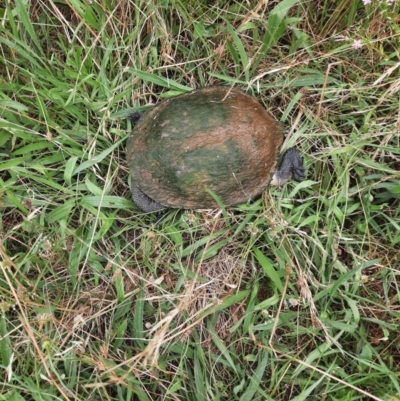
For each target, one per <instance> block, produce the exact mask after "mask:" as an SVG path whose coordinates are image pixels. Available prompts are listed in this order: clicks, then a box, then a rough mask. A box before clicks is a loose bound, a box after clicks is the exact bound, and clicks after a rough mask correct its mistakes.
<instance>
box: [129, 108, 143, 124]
mask: <svg viewBox="0 0 400 401" xmlns="http://www.w3.org/2000/svg"><path fill="white" fill-rule="evenodd" d="M140 117H142V113H140V112H139V111H135V112H133V113H132V114H129V116H128V117H127V118H128V120H130V121H132V122H133V123H134V124H136V123H137V122H138V121H139V120H140Z"/></svg>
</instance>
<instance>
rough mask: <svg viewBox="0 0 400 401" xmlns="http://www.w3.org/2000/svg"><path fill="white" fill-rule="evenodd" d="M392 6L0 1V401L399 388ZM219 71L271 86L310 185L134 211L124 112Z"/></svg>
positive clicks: (384, 396)
mask: <svg viewBox="0 0 400 401" xmlns="http://www.w3.org/2000/svg"><path fill="white" fill-rule="evenodd" d="M399 11H400V4H399V3H398V2H392V3H390V2H386V1H384V0H373V1H372V2H371V3H370V4H366V5H364V4H363V2H361V1H358V0H353V1H350V0H338V1H335V2H332V1H326V0H316V1H308V2H307V1H300V0H284V1H269V2H264V1H258V2H257V1H243V2H235V1H228V2H227V1H222V0H215V1H213V2H207V1H200V0H196V1H194V0H187V1H179V0H155V1H144V0H143V1H141V0H127V1H116V0H95V1H91V2H89V1H83V0H74V1H72V0H71V1H61V0H60V1H56V0H46V1H44V0H31V1H23V0H14V1H6V2H5V4H4V3H3V4H2V5H1V7H0V21H1V23H0V46H1V47H0V72H1V75H0V80H1V81H0V107H1V109H0V255H1V258H0V260H1V276H0V308H1V311H2V314H1V317H0V370H1V372H2V374H1V379H0V400H7V401H9V400H17V401H20V400H21V401H22V400H35V401H36V400H45V401H47V400H67V399H74V400H87V399H90V400H118V401H120V400H121V401H122V400H139V401H150V400H193V401H203V400H240V401H250V400H271V401H272V400H276V401H278V400H293V401H300V400H321V399H325V400H332V401H333V400H335V401H336V400H343V401H344V400H385V401H386V400H387V401H388V400H391V401H395V400H398V399H399V398H400V396H399V394H400V384H399V376H400V374H399V372H400V351H399V350H400V334H399V332H400V331H399V326H400V310H399V305H400V288H399V286H400V279H399V277H400V207H399V194H400V175H399V171H400V150H399V149H400V134H399V132H400V131H399V129H400V128H399V127H400V125H399V124H400V119H399V93H400V92H399V89H400V75H399V71H400V59H399V58H400V56H399V49H400V28H399ZM358 40H360V41H361V42H360V43H361V45H362V46H361V48H359V49H356V48H355V47H357V46H354V44H355V43H356V42H355V41H358ZM210 85H234V86H237V87H239V88H241V89H244V90H248V91H250V92H251V93H252V94H253V95H254V96H255V97H257V99H258V100H259V101H260V102H261V103H262V104H264V105H265V107H266V108H267V109H268V110H270V111H271V112H272V113H273V114H274V115H275V116H276V118H277V119H278V120H280V121H281V122H282V123H283V124H284V125H285V126H286V127H287V136H286V143H285V147H289V146H292V145H295V146H296V147H297V148H298V149H300V150H301V152H302V154H303V156H304V161H305V163H306V166H307V179H306V180H305V181H303V182H301V183H296V182H291V183H289V184H288V185H287V186H286V187H285V188H281V189H271V188H269V189H268V190H267V191H266V192H265V193H264V194H263V196H262V197H259V198H258V199H256V200H255V201H254V202H249V203H248V204H243V205H238V206H236V207H232V208H228V209H222V210H207V211H179V210H171V211H169V212H168V213H167V214H166V216H165V217H164V219H162V220H161V221H160V216H159V215H157V214H144V213H142V212H140V211H139V210H138V208H137V207H136V206H135V205H134V203H133V202H132V201H131V198H130V192H129V188H128V185H127V181H128V169H127V165H126V162H125V141H126V138H127V137H128V135H129V133H130V132H131V129H132V126H131V123H130V121H129V120H127V119H126V118H125V117H126V116H127V115H129V113H130V112H132V110H143V109H144V107H145V106H149V105H152V104H155V103H157V102H158V101H160V100H161V99H165V98H169V97H172V96H175V95H177V94H179V93H182V92H185V91H187V90H191V89H193V88H198V87H203V86H210Z"/></svg>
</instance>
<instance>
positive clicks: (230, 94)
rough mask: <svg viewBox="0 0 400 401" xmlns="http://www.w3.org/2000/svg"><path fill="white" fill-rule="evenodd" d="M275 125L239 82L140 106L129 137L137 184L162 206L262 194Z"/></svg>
mask: <svg viewBox="0 0 400 401" xmlns="http://www.w3.org/2000/svg"><path fill="white" fill-rule="evenodd" d="M282 140H283V133H282V128H281V126H280V124H279V123H278V122H277V121H276V120H275V119H274V118H273V117H272V116H271V115H270V114H269V113H267V111H266V110H265V109H264V108H263V107H262V106H261V105H260V104H259V103H258V102H257V101H256V100H255V99H254V98H253V97H251V96H249V95H247V94H245V93H243V92H242V91H240V90H238V89H232V88H227V87H218V86H217V87H209V88H203V89H199V90H194V91H193V92H190V93H186V94H183V95H180V96H177V97H175V98H172V99H169V100H164V101H162V102H160V103H159V104H157V105H156V106H155V107H154V108H153V109H151V110H150V111H148V112H147V113H145V114H144V115H143V116H142V117H141V118H140V120H139V121H138V123H137V124H136V126H135V128H134V130H133V133H132V135H131V136H130V138H129V139H128V143H127V157H128V163H129V168H130V174H131V175H132V178H133V181H134V182H135V184H136V185H137V186H138V187H139V188H140V189H141V190H142V191H143V192H144V193H145V194H146V195H148V196H149V197H150V198H152V199H154V200H155V201H157V202H158V203H160V204H161V205H163V206H166V207H171V208H184V209H202V208H212V207H216V206H217V203H216V202H215V200H214V199H213V197H212V196H211V195H210V192H209V191H208V190H211V191H212V192H214V193H215V194H216V195H217V196H218V197H219V198H220V199H221V201H222V202H223V203H224V204H225V205H226V206H229V205H234V204H237V203H242V202H246V201H247V200H248V199H249V198H252V197H254V196H256V195H258V194H260V193H261V192H262V191H263V190H264V188H265V187H266V186H267V185H268V184H269V181H270V179H271V176H272V173H273V172H274V170H275V166H276V162H277V158H278V154H279V150H280V147H281V144H282Z"/></svg>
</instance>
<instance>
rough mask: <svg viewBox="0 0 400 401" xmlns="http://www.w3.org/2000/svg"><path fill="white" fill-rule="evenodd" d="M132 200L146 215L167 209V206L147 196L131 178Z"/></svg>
mask: <svg viewBox="0 0 400 401" xmlns="http://www.w3.org/2000/svg"><path fill="white" fill-rule="evenodd" d="M131 187H132V200H133V201H134V202H135V203H136V205H137V206H139V208H140V209H142V210H143V211H144V212H146V213H151V212H157V211H158V210H163V209H165V206H163V205H161V204H160V203H158V202H156V201H155V200H153V199H151V198H150V196H147V195H146V194H145V193H144V192H143V191H142V190H141V189H140V188H139V187H138V186H137V185H136V184H135V183H134V182H133V178H132V177H131Z"/></svg>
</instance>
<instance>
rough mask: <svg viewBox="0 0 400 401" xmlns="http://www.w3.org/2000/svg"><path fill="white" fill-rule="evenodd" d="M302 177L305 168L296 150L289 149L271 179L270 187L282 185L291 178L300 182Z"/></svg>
mask: <svg viewBox="0 0 400 401" xmlns="http://www.w3.org/2000/svg"><path fill="white" fill-rule="evenodd" d="M304 176H305V167H304V165H303V160H302V158H301V156H300V153H299V151H298V150H297V149H295V148H290V149H288V150H287V151H286V152H285V153H284V155H283V157H282V161H281V164H280V165H279V167H278V169H277V170H276V171H275V173H274V176H273V177H272V180H271V185H276V186H278V185H282V184H284V183H285V182H286V181H289V180H290V179H291V178H293V179H294V180H296V181H301V180H302V179H303V178H304Z"/></svg>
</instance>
